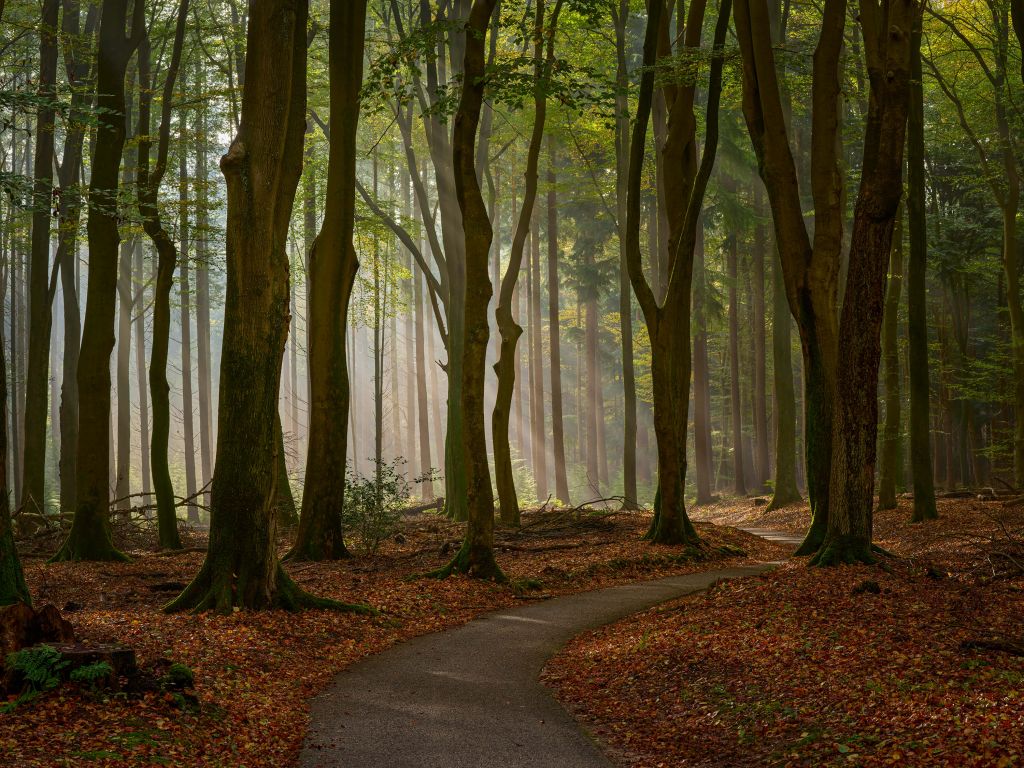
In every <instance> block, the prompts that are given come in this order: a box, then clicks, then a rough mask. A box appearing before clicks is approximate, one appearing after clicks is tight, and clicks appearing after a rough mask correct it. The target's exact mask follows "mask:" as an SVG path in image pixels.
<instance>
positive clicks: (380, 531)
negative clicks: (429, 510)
mask: <svg viewBox="0 0 1024 768" xmlns="http://www.w3.org/2000/svg"><path fill="white" fill-rule="evenodd" d="M402 463H404V460H402V459H395V460H394V461H392V462H390V463H388V462H381V463H380V464H379V465H378V466H377V470H376V472H375V473H374V474H373V475H372V476H370V477H361V476H359V475H357V474H355V473H354V472H352V471H351V470H350V471H349V472H348V475H347V476H346V478H345V509H344V510H343V512H342V524H343V525H344V527H345V531H346V533H348V534H349V538H350V541H353V542H357V543H358V546H357V551H358V552H359V553H360V554H363V555H372V554H375V553H376V552H377V550H378V549H379V548H380V545H381V544H382V543H383V542H384V541H385V540H386V539H388V538H389V537H391V536H393V535H394V534H395V533H396V532H397V530H398V523H399V521H400V520H401V519H402V507H403V506H404V505H405V503H406V500H407V499H408V497H409V485H408V483H407V482H406V481H405V476H404V475H402V474H400V473H399V471H398V469H399V466H400V464H402Z"/></svg>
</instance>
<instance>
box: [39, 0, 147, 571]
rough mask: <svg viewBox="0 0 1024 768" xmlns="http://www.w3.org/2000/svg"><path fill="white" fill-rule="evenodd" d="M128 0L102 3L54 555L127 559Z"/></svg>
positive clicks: (137, 9)
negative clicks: (119, 413)
mask: <svg viewBox="0 0 1024 768" xmlns="http://www.w3.org/2000/svg"><path fill="white" fill-rule="evenodd" d="M128 22H129V18H128V3H127V0H103V10H102V16H101V21H100V32H99V37H100V42H99V51H100V53H99V57H98V60H97V77H96V105H97V107H98V108H99V109H100V112H99V115H98V117H97V122H98V127H97V129H96V138H95V140H94V142H93V147H94V151H93V159H92V178H91V181H90V185H89V223H88V232H89V283H88V293H87V298H86V309H85V322H84V324H83V329H82V348H81V357H80V359H79V366H78V391H79V404H80V410H79V439H78V445H77V483H78V484H77V489H76V504H77V506H76V509H75V518H74V522H73V523H72V526H71V531H70V533H69V534H68V538H67V540H66V541H65V542H64V544H63V545H62V546H61V548H60V550H58V552H57V553H56V554H55V555H54V557H53V560H55V561H58V560H126V559H127V557H126V556H125V555H124V554H122V553H121V552H118V551H117V550H116V549H115V548H114V545H113V542H112V541H111V538H110V519H109V514H110V510H109V507H110V490H109V489H110V486H109V483H110V353H111V351H112V350H113V346H114V307H115V301H114V298H115V293H116V290H117V257H118V245H119V244H120V239H121V238H120V235H119V233H118V231H117V218H118V216H117V191H118V179H119V173H118V171H119V168H120V165H121V152H122V150H123V148H124V141H125V133H126V126H125V86H124V77H125V71H126V69H127V66H128V60H129V58H131V55H132V54H133V53H134V51H135V49H136V48H137V47H138V45H139V42H140V40H141V39H142V37H143V34H144V31H145V20H144V9H143V4H142V3H136V4H135V6H134V11H133V14H132V18H131V33H130V35H128V36H126V35H125V30H126V29H127V28H128Z"/></svg>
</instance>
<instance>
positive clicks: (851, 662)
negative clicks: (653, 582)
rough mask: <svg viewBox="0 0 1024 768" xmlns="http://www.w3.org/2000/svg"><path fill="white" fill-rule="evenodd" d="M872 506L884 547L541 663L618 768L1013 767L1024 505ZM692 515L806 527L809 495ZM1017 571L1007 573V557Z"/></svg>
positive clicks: (1023, 677) (677, 611)
mask: <svg viewBox="0 0 1024 768" xmlns="http://www.w3.org/2000/svg"><path fill="white" fill-rule="evenodd" d="M910 505H911V502H910V501H908V500H905V499H901V500H900V506H899V509H897V510H893V511H888V512H880V513H876V517H875V530H876V540H877V542H878V543H879V544H880V545H881V546H882V547H884V548H885V549H886V550H888V551H889V552H891V553H892V556H891V557H886V558H883V559H880V561H879V563H878V565H875V566H842V567H837V568H829V569H819V568H809V567H807V563H806V560H804V559H801V558H797V559H793V560H791V561H790V562H788V563H787V564H786V565H784V566H783V567H781V568H779V569H777V570H775V571H773V572H771V573H769V574H767V575H765V576H762V577H756V578H750V579H744V580H742V581H737V582H730V583H724V584H721V585H720V586H718V587H716V588H713V589H711V590H709V591H707V592H705V593H701V594H699V595H694V596H692V597H688V598H684V599H682V600H678V601H674V602H672V603H665V604H663V605H661V606H659V607H657V608H654V609H651V610H650V611H648V612H646V613H643V614H639V615H636V616H633V617H630V618H627V619H624V620H623V621H620V622H618V623H616V624H612V625H609V626H606V627H603V628H600V629H597V630H594V631H591V632H587V633H584V634H583V635H581V636H579V637H577V638H576V639H575V640H573V641H572V642H571V643H570V644H569V645H568V646H567V647H566V648H565V649H564V651H563V652H562V653H561V654H559V655H558V656H557V657H556V658H555V659H553V660H552V661H551V662H550V663H549V665H548V666H547V668H546V670H545V682H546V683H547V684H548V685H549V686H550V687H551V688H553V690H554V692H555V694H556V696H557V697H558V698H559V700H560V701H561V702H562V703H563V704H564V705H565V706H566V707H567V708H569V709H570V711H572V712H573V713H574V714H575V715H576V717H577V718H578V719H579V720H580V721H582V722H583V723H584V724H585V725H586V726H587V727H588V728H589V729H590V730H591V731H592V732H594V733H595V734H596V735H597V737H598V738H599V739H601V740H602V742H603V743H604V744H605V745H606V748H607V749H608V751H609V753H610V754H611V755H612V756H613V758H614V759H615V760H616V762H618V763H619V764H621V765H629V766H644V767H645V768H646V767H651V768H654V767H656V766H726V765H727V766H768V765H771V766H777V765H779V766H781V765H794V766H798V765H814V766H818V765H856V766H884V765H914V766H992V767H995V768H1007V766H1019V765H1024V629H1022V626H1024V625H1022V622H1021V617H1022V616H1024V574H1022V572H1021V564H1024V507H1022V506H1004V504H1003V503H1002V502H999V501H993V502H982V501H977V500H975V499H956V500H952V499H951V500H941V501H940V502H939V513H940V515H941V518H940V519H939V520H937V521H933V522H929V523H925V524H918V525H911V524H910V523H909V522H908V521H909V520H910V513H911V506H910ZM693 514H694V517H695V519H698V520H713V521H715V522H717V523H720V524H727V525H737V526H743V527H750V528H759V529H769V530H780V531H789V532H793V533H802V532H803V531H804V530H806V526H807V524H808V522H809V518H810V513H809V510H808V509H807V507H806V505H794V506H792V507H788V508H786V509H783V510H779V511H776V512H767V511H766V510H765V507H764V506H763V504H760V503H758V502H756V501H754V500H751V499H743V500H732V501H723V502H719V503H717V504H715V505H711V506H709V507H704V508H700V509H697V510H694V511H693ZM1014 563H1016V565H1015V564H1014Z"/></svg>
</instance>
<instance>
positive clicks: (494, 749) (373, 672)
mask: <svg viewBox="0 0 1024 768" xmlns="http://www.w3.org/2000/svg"><path fill="white" fill-rule="evenodd" d="M771 567H772V566H771V565H768V564H766V565H761V566H751V567H746V568H730V569H726V570H720V571H710V572H705V573H695V574H691V575H688V576H672V577H670V578H666V579H658V580H656V581H648V582H642V583H639V584H627V585H624V586H619V587H611V588H609V589H602V590H597V591H594V592H584V593H581V594H578V595H570V596H567V597H560V598H555V599H553V600H548V601H545V602H539V603H533V604H531V605H528V606H526V607H523V608H516V609H513V610H507V611H501V612H498V613H491V614H487V615H485V616H483V617H481V618H478V619H475V620H473V621H471V622H470V623H468V624H466V625H464V626H462V627H459V628H457V629H453V630H449V631H446V632H438V633H435V634H431V635H424V636H423V637H420V638H417V639H415V640H411V641H409V642H407V643H402V644H401V645H397V646H395V647H394V648H391V649H390V650H388V651H385V652H384V653H381V654H378V655H376V656H371V657H369V658H367V659H366V660H364V661H361V662H359V663H358V664H355V665H354V666H352V667H350V668H349V669H348V670H346V671H344V672H342V673H341V674H340V675H338V677H337V678H336V679H335V681H334V682H333V683H332V684H331V686H330V688H328V689H327V690H326V691H325V692H324V693H323V694H321V695H320V696H319V697H317V698H316V699H314V700H313V702H312V723H311V726H310V731H309V734H308V735H307V737H306V743H305V745H304V747H303V750H302V756H301V765H302V766H304V767H307V768H313V767H314V766H315V767H316V768H320V767H321V766H323V767H324V768H327V767H328V766H346V767H349V768H375V767H376V766H380V767H381V768H414V767H415V768H492V767H493V768H517V767H519V766H523V767H524V768H525V767H527V766H528V767H529V768H547V767H548V766H550V767H551V768H607V767H608V766H610V765H611V763H610V762H609V761H608V759H607V758H606V757H605V756H604V755H603V754H602V753H601V751H600V749H599V748H598V747H597V746H596V745H595V743H594V742H593V741H592V740H591V739H590V737H589V736H588V735H587V734H586V733H585V732H583V731H582V730H581V729H580V727H579V725H578V724H577V723H576V721H575V720H573V719H572V718H571V717H570V716H569V714H568V713H567V712H566V711H565V710H564V709H562V707H561V706H560V705H559V704H558V702H556V701H555V699H554V698H552V696H551V694H549V693H548V691H547V689H545V688H544V687H543V686H542V685H541V684H540V682H539V679H538V678H539V676H540V672H541V668H542V667H543V666H544V663H545V662H546V661H547V660H548V659H549V658H550V657H551V656H552V655H554V654H555V653H556V652H557V651H558V650H559V649H560V648H561V647H562V646H563V645H564V644H565V643H566V642H568V641H569V640H570V639H571V638H572V637H574V636H575V635H578V634H579V633H580V632H583V631H584V630H586V629H590V628H592V627H598V626H601V625H603V624H609V623H611V622H613V621H617V620H618V619H621V618H623V617H625V616H628V615H630V614H632V613H637V612H638V611H642V610H645V609H647V608H650V607H651V606H653V605H656V604H658V603H661V602H664V601H666V600H672V599H674V598H677V597H681V596H683V595H687V594H690V593H692V592H698V591H700V590H702V589H706V588H707V587H709V586H710V585H711V584H713V583H714V582H716V581H718V580H719V579H731V578H738V577H741V576H751V575H755V574H759V573H763V572H765V571H767V570H769V569H770V568H771Z"/></svg>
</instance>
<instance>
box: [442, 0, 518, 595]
mask: <svg viewBox="0 0 1024 768" xmlns="http://www.w3.org/2000/svg"><path fill="white" fill-rule="evenodd" d="M495 3H496V0H473V6H472V8H471V9H470V12H469V21H468V23H467V25H466V36H465V40H464V41H463V44H464V46H465V58H464V64H463V68H462V95H461V98H460V100H459V107H458V110H457V111H456V113H455V129H454V132H453V135H452V165H453V166H454V169H455V194H456V197H457V199H458V202H459V210H460V211H461V212H462V222H463V232H464V236H465V240H464V253H465V298H464V302H462V303H463V307H464V309H463V312H464V315H463V318H464V325H463V329H462V333H463V338H462V354H463V359H462V370H461V391H460V399H459V405H460V409H461V411H462V432H461V434H462V442H463V445H462V452H463V464H464V466H465V470H466V509H467V512H468V518H469V519H468V521H467V524H466V535H465V538H464V539H463V542H462V547H461V548H460V549H459V551H458V552H457V553H456V555H455V557H454V558H453V559H452V561H451V562H450V563H449V564H448V565H447V566H445V567H444V568H442V569H441V570H440V571H439V572H438V575H441V576H444V575H447V574H450V573H453V572H457V573H466V574H469V575H471V576H476V577H479V578H484V579H494V580H503V579H504V578H505V577H504V575H503V574H502V572H501V569H500V568H499V567H498V564H497V562H496V561H495V559H494V492H493V490H492V489H491V473H490V469H489V467H488V466H487V434H486V430H485V427H484V378H485V374H486V370H485V369H486V362H487V340H488V337H489V335H490V331H489V329H488V326H487V306H488V304H489V302H490V299H491V293H492V290H493V289H492V286H491V277H490V274H489V270H488V256H489V254H490V250H491V239H492V237H493V230H492V229H491V222H490V217H489V216H488V212H487V206H486V205H485V204H484V198H483V195H482V194H481V193H480V183H479V181H478V177H477V173H476V152H475V149H476V134H477V128H478V127H479V123H480V110H481V106H482V104H483V97H484V87H485V85H486V80H487V77H486V72H485V68H484V42H485V38H486V37H487V27H488V26H489V24H490V20H491V14H492V13H493V12H494V6H495ZM449 331H450V332H453V329H452V328H451V327H449ZM449 375H451V374H450V372H449Z"/></svg>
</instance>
